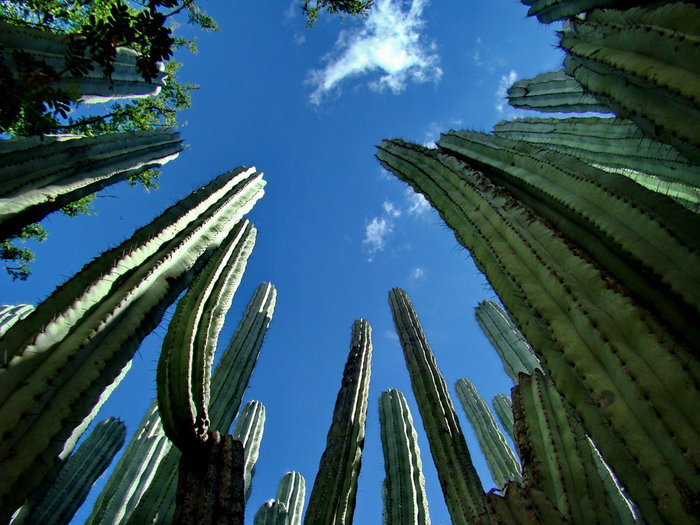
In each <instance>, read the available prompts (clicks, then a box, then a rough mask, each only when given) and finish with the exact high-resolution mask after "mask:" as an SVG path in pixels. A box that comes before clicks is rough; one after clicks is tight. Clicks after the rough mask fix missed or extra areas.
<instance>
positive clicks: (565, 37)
mask: <svg viewBox="0 0 700 525" xmlns="http://www.w3.org/2000/svg"><path fill="white" fill-rule="evenodd" d="M698 28H700V7H698V6H696V5H693V4H691V3H683V2H674V3H672V4H668V5H663V6H661V7H656V8H635V9H627V10H624V11H616V10H612V9H610V10H606V9H601V10H595V11H592V12H591V13H589V15H588V16H587V17H586V19H585V20H578V19H576V20H572V21H571V24H570V27H569V28H568V29H567V30H565V31H563V32H562V33H561V40H560V46H561V47H562V48H563V49H564V50H565V51H566V55H567V56H566V58H565V60H564V67H565V69H566V72H567V73H568V74H569V75H571V76H572V77H574V78H575V79H576V80H577V81H578V82H580V83H581V85H582V86H583V87H584V88H585V89H586V91H588V92H590V93H592V94H593V95H594V96H595V97H596V98H598V99H599V100H601V101H603V102H604V103H605V104H607V105H608V106H609V107H610V108H611V109H612V110H613V111H614V112H615V114H616V115H617V116H619V117H622V118H626V119H629V120H631V121H633V122H634V123H635V124H637V125H638V126H639V127H640V128H641V129H642V131H644V133H645V134H646V135H648V136H649V137H651V138H653V139H656V140H658V141H660V142H665V143H667V144H670V145H671V146H673V147H674V148H676V149H677V150H678V151H680V152H681V153H683V154H684V155H685V156H686V157H687V158H689V159H690V160H692V161H694V162H697V163H700V126H698V125H697V122H698V120H700V66H699V65H698V64H700V49H699V48H698V45H697V40H698V38H699V37H700V30H699V29H698Z"/></svg>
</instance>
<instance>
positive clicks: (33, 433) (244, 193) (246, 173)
mask: <svg viewBox="0 0 700 525" xmlns="http://www.w3.org/2000/svg"><path fill="white" fill-rule="evenodd" d="M263 185H264V181H263V180H262V174H260V173H257V172H255V170H254V169H252V168H251V169H243V168H241V169H239V170H236V171H233V172H229V173H226V174H224V175H222V176H220V177H218V178H217V179H215V180H214V181H212V182H211V183H210V184H208V185H207V186H205V187H204V188H202V189H200V190H198V191H196V192H194V193H193V194H192V195H190V196H189V197H187V198H186V199H184V200H182V201H180V203H178V204H176V205H174V206H173V207H171V208H169V209H168V210H166V211H165V212H164V213H163V214H162V215H161V216H160V217H158V218H156V219H155V220H154V221H153V222H151V223H150V224H149V225H147V226H145V227H144V228H142V229H140V230H138V231H137V232H136V233H135V234H134V235H133V236H132V237H131V238H130V239H129V240H127V241H125V242H124V243H122V244H121V245H120V246H118V247H116V248H114V249H111V250H109V251H107V252H105V253H104V254H103V255H102V256H100V257H98V258H97V259H95V260H94V261H93V262H91V263H89V264H88V265H86V266H85V267H84V268H83V270H82V271H80V272H79V273H78V274H77V275H76V276H75V277H73V278H71V279H70V280H68V281H67V282H66V283H65V284H64V285H62V286H61V287H59V288H58V289H57V290H56V291H55V292H54V293H53V294H52V295H50V296H49V297H48V298H47V299H46V300H45V301H44V302H43V303H41V304H40V305H39V306H37V307H36V309H35V310H34V312H32V313H31V314H29V315H28V316H27V317H26V318H25V319H23V320H22V321H19V322H18V323H16V324H15V325H14V326H13V327H11V328H10V329H9V330H8V331H7V333H6V334H5V335H4V336H3V338H2V350H3V352H2V353H3V354H4V355H5V356H7V361H6V363H5V366H4V367H3V368H1V369H0V440H1V441H0V455H2V457H3V476H2V479H0V521H2V520H3V519H7V518H8V517H9V515H11V514H12V512H14V510H15V509H16V508H17V507H18V506H19V505H21V503H22V501H23V500H24V498H25V497H26V496H27V495H28V493H29V492H30V491H31V490H32V489H33V488H34V487H36V486H37V485H38V483H39V482H40V481H41V479H42V478H43V476H44V475H45V474H46V472H47V469H48V468H49V466H50V465H51V462H52V459H53V458H54V457H55V456H56V454H58V453H59V452H60V450H61V448H62V447H63V443H64V441H65V440H66V439H67V438H68V437H69V435H70V434H71V432H72V430H73V429H74V428H75V426H77V425H78V424H80V422H81V421H82V420H83V419H84V417H85V416H86V415H88V414H89V413H90V411H91V410H92V408H93V406H94V405H95V404H96V402H97V401H98V399H99V397H100V395H101V394H102V392H103V391H104V389H105V388H106V386H107V385H109V384H110V383H112V382H113V381H114V378H115V377H117V376H118V374H119V373H120V372H121V371H122V369H123V368H124V366H125V364H126V363H128V361H129V360H130V359H131V357H132V356H133V353H134V352H135V351H136V349H137V347H138V345H139V344H140V342H141V340H142V339H143V337H145V336H146V335H147V334H148V333H150V331H151V330H152V329H153V328H155V327H156V326H157V325H158V323H159V322H160V319H161V318H162V315H163V313H164V312H165V310H166V309H167V307H168V306H169V305H170V304H171V303H172V302H173V301H174V300H175V299H176V298H177V297H178V295H179V294H180V293H181V292H182V291H183V290H184V288H185V287H186V286H187V285H188V284H189V283H190V282H191V281H192V278H193V274H194V273H196V272H197V271H198V269H199V268H201V267H202V266H203V265H204V264H205V262H206V260H207V259H208V258H209V257H210V256H211V252H212V249H211V248H212V247H215V246H217V245H218V244H219V243H220V242H221V240H222V239H223V237H224V236H225V234H226V233H227V231H228V229H229V228H230V225H231V224H233V223H235V222H237V221H238V220H239V219H240V217H241V216H242V215H243V214H244V213H247V212H248V211H249V210H250V209H251V208H252V206H253V205H254V203H255V202H256V201H257V200H258V199H259V198H260V197H261V196H262V193H263V191H262V187H263ZM30 356H31V357H30Z"/></svg>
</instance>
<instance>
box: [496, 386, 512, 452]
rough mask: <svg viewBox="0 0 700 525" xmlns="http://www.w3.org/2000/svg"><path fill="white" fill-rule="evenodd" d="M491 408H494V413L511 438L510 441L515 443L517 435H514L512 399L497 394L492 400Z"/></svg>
mask: <svg viewBox="0 0 700 525" xmlns="http://www.w3.org/2000/svg"><path fill="white" fill-rule="evenodd" d="M491 406H493V411H494V412H495V413H496V416H497V417H498V421H500V423H501V427H502V428H503V430H505V431H506V434H508V435H509V436H510V439H512V440H513V441H515V434H514V433H513V402H512V401H511V399H510V397H508V396H507V395H505V394H496V395H495V396H494V397H493V399H492V400H491Z"/></svg>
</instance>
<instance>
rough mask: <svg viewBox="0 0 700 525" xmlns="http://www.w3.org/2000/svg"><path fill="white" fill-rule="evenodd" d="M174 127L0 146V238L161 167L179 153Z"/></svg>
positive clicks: (14, 141)
mask: <svg viewBox="0 0 700 525" xmlns="http://www.w3.org/2000/svg"><path fill="white" fill-rule="evenodd" d="M182 149H183V146H182V139H180V135H179V133H177V132H176V131H175V130H173V129H161V130H152V131H132V132H126V133H112V134H108V135H102V136H99V137H82V138H72V139H69V140H56V139H53V138H49V137H40V138H39V137H31V138H18V139H12V140H6V141H2V142H0V166H1V167H0V239H7V238H9V237H11V236H13V235H17V234H19V232H20V231H21V230H22V228H23V227H24V226H26V225H27V224H31V223H34V222H38V221H40V220H41V219H43V218H44V217H45V216H46V215H47V214H49V213H51V212H52V211H56V210H59V209H60V208H62V207H63V206H65V205H66V204H69V203H71V202H74V201H77V200H79V199H81V198H83V197H86V196H88V195H92V194H93V193H96V192H98V191H100V190H101V189H103V188H105V187H107V186H109V185H112V184H115V183H117V182H120V181H123V180H126V179H128V178H130V177H133V176H135V175H138V174H140V173H142V172H144V171H146V170H148V169H151V168H153V167H155V166H160V165H163V164H166V163H167V162H169V161H171V160H173V159H174V158H176V157H177V156H178V154H179V152H180V151H182Z"/></svg>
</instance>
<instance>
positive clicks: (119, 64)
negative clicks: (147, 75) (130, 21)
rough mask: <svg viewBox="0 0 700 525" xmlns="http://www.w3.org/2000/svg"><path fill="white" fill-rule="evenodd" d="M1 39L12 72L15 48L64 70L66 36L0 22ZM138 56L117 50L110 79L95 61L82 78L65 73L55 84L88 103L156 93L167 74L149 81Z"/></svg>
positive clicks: (129, 50) (123, 50)
mask: <svg viewBox="0 0 700 525" xmlns="http://www.w3.org/2000/svg"><path fill="white" fill-rule="evenodd" d="M0 41H2V43H3V44H4V46H5V53H6V56H5V59H6V62H7V65H8V67H9V68H10V71H12V72H14V70H15V68H16V66H15V63H14V60H13V59H12V56H11V54H10V53H11V52H12V51H13V50H21V51H25V52H27V53H29V54H30V55H31V56H32V57H33V58H34V59H36V60H43V61H45V62H46V63H47V64H48V65H50V66H52V67H53V68H54V69H55V70H56V71H57V72H61V71H63V70H64V69H65V65H64V60H63V59H64V55H65V53H66V46H67V42H66V39H65V36H64V35H60V34H55V33H51V32H48V31H41V30H39V29H33V28H29V27H21V26H16V25H12V24H7V23H5V22H0ZM137 56H138V54H137V53H136V52H134V51H132V50H131V49H126V48H120V49H118V50H117V54H116V56H115V57H114V60H115V61H114V72H113V73H112V78H111V80H110V79H107V78H105V77H104V75H103V73H102V70H101V68H100V67H99V66H97V65H96V64H95V68H94V69H93V70H92V71H89V72H88V73H87V74H86V75H85V76H82V77H71V76H67V75H65V74H64V75H63V76H61V78H60V80H59V81H58V82H56V83H55V84H54V86H53V87H56V88H59V89H67V90H69V91H72V90H77V93H78V94H79V95H80V100H81V101H82V102H85V103H88V104H95V103H100V102H106V101H109V100H114V99H120V98H133V97H146V96H149V95H157V94H158V92H159V91H160V88H161V86H162V85H163V84H164V83H165V74H164V73H163V72H161V73H159V75H158V76H157V77H156V78H154V79H152V81H151V82H146V81H145V80H144V79H143V77H142V76H141V75H140V74H139V73H138V71H137V70H136V57H137Z"/></svg>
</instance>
